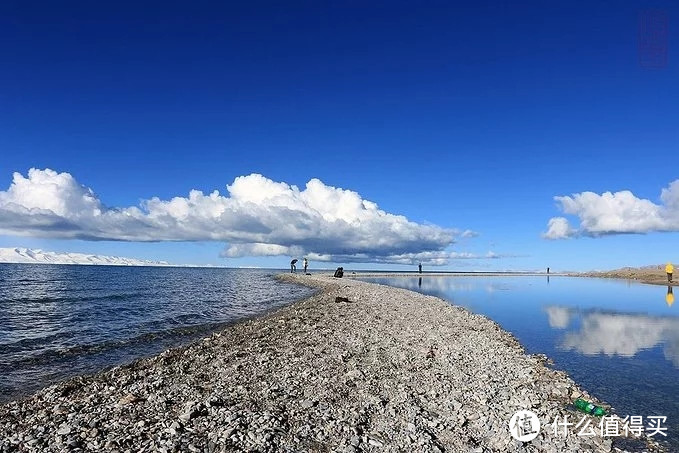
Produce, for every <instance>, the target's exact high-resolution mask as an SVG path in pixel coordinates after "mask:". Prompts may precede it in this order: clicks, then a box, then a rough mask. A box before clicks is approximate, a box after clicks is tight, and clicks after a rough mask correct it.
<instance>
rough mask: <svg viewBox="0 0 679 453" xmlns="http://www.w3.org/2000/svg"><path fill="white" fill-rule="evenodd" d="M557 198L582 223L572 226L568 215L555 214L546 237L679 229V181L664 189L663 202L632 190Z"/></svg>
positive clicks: (661, 197) (564, 208) (557, 237)
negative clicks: (656, 201) (658, 202)
mask: <svg viewBox="0 0 679 453" xmlns="http://www.w3.org/2000/svg"><path fill="white" fill-rule="evenodd" d="M554 199H555V200H556V202H557V204H558V206H559V207H560V209H561V210H562V211H563V212H564V214H567V215H571V216H575V217H577V218H578V220H579V222H580V224H579V226H578V227H577V228H572V227H571V226H570V224H569V221H568V219H566V218H565V217H553V218H552V219H550V220H549V222H548V225H547V231H546V232H545V233H544V234H543V237H544V238H547V239H564V238H569V237H576V236H602V235H609V234H624V233H637V234H643V233H649V232H655V231H679V180H676V181H674V182H672V183H671V184H670V185H669V186H668V187H667V188H664V189H663V190H662V192H661V194H660V201H661V203H660V204H656V203H654V202H652V201H651V200H647V199H643V198H639V197H637V196H635V195H634V194H633V193H632V192H630V191H629V190H623V191H620V192H615V193H611V192H604V193H602V194H597V193H594V192H581V193H576V194H573V195H571V196H558V197H554Z"/></svg>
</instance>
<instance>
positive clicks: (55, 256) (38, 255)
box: [0, 247, 173, 266]
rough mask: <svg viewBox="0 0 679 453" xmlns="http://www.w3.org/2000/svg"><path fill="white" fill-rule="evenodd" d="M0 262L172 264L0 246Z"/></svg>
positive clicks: (124, 264) (112, 264) (116, 264)
mask: <svg viewBox="0 0 679 453" xmlns="http://www.w3.org/2000/svg"><path fill="white" fill-rule="evenodd" d="M0 263H32V264H85V265H95V266H96V265H99V266H102V265H107V266H173V265H172V264H170V263H168V262H167V261H151V260H138V259H135V258H124V257H121V256H107V255H87V254H85V253H57V252H46V251H44V250H40V249H27V248H21V247H17V248H0Z"/></svg>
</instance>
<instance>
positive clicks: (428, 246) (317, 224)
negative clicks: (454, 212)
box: [0, 168, 469, 265]
mask: <svg viewBox="0 0 679 453" xmlns="http://www.w3.org/2000/svg"><path fill="white" fill-rule="evenodd" d="M226 192H227V193H225V194H221V193H220V192H219V191H216V190H215V191H213V192H211V193H209V194H205V193H203V192H201V191H199V190H192V191H190V192H189V194H188V196H186V197H175V198H172V199H169V200H161V199H159V198H156V197H154V198H151V199H148V200H143V201H142V202H141V203H140V204H139V206H129V207H120V208H113V207H108V206H106V205H104V203H102V201H101V200H100V199H99V198H98V197H97V195H96V194H95V192H94V191H93V190H92V189H90V188H88V187H85V186H83V185H82V184H80V183H79V182H78V181H77V180H76V179H75V178H74V177H73V176H71V175H70V174H69V173H58V172H56V171H53V170H50V169H45V170H40V169H35V168H33V169H31V170H30V171H29V172H28V175H27V176H23V175H22V174H20V173H14V175H13V180H12V183H11V185H10V186H9V188H8V189H7V190H6V191H0V234H8V235H24V236H39V237H49V238H64V239H84V240H119V241H223V242H225V243H226V244H227V246H226V248H225V249H224V251H223V252H222V255H223V256H226V257H240V256H247V255H264V256H276V255H288V256H289V255H294V256H300V255H302V254H306V255H308V256H309V257H311V258H312V259H318V260H326V261H343V262H346V261H353V262H384V263H402V264H412V263H416V262H422V263H425V264H430V265H442V264H446V263H447V262H448V260H450V259H455V258H465V257H466V256H464V254H458V253H456V252H450V251H448V250H446V248H448V247H449V246H451V245H452V244H453V243H454V242H455V237H457V236H459V235H460V233H459V230H456V229H448V228H442V227H440V226H436V225H430V224H421V223H416V222H412V221H410V220H408V219H407V218H406V217H404V216H402V215H396V214H391V213H388V212H385V211H383V210H381V209H379V207H378V205H377V204H376V203H374V202H372V201H368V200H365V199H363V198H362V197H361V196H360V195H359V194H358V193H356V192H354V191H351V190H346V189H342V188H337V187H332V186H328V185H325V184H324V183H323V182H321V181H320V180H318V179H312V180H310V181H309V182H308V183H307V184H306V187H305V188H304V189H299V188H298V187H296V186H294V185H289V184H286V183H284V182H276V181H272V180H270V179H268V178H266V177H264V176H262V175H259V174H251V175H248V176H240V177H237V178H236V179H235V180H234V181H233V183H231V184H230V185H227V186H226ZM465 233H466V232H465ZM463 234H464V233H463ZM466 235H469V234H468V233H467V234H466Z"/></svg>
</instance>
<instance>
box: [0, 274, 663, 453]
mask: <svg viewBox="0 0 679 453" xmlns="http://www.w3.org/2000/svg"><path fill="white" fill-rule="evenodd" d="M278 278H281V279H283V280H285V281H288V282H292V283H298V284H304V285H308V286H312V287H314V288H317V289H318V291H317V292H316V293H315V295H313V296H312V297H310V298H307V299H304V300H302V301H299V302H296V303H294V304H292V305H289V306H286V307H284V308H281V309H278V310H276V311H275V312H272V313H270V314H268V315H265V316H263V317H259V318H254V319H250V320H248V321H244V322H241V323H238V324H235V325H232V326H230V327H227V328H226V329H225V330H223V331H221V332H219V333H215V334H213V335H211V336H209V337H207V338H205V339H202V340H200V341H197V342H195V343H193V344H191V345H188V346H185V347H180V348H175V349H170V350H167V351H165V352H163V353H161V354H159V355H157V356H154V357H151V358H146V359H140V360H137V361H135V362H133V363H131V364H129V365H125V366H120V367H115V368H112V369H109V370H106V371H103V372H101V373H98V374H95V375H91V376H83V377H78V378H75V379H71V380H69V381H66V382H62V383H60V384H57V385H53V386H50V387H47V388H44V389H42V390H40V391H38V392H37V393H35V394H33V395H32V396H30V397H28V398H25V399H22V400H17V401H12V402H9V403H6V404H4V405H2V406H0V451H2V452H13V451H31V452H33V451H34V452H42V451H49V452H52V451H54V452H57V451H118V452H138V451H158V452H185V451H190V452H221V451H253V452H276V451H283V452H326V451H327V452H359V451H376V452H377V451H385V452H386V451H393V452H401V451H403V452H412V451H418V452H419V451H421V452H442V451H449V452H474V453H483V452H505V451H507V452H586V451H592V452H600V451H601V452H608V451H663V450H662V449H661V448H660V447H659V446H657V445H654V444H652V443H651V442H650V441H649V440H647V439H641V440H636V441H635V442H636V443H634V442H632V444H633V446H632V447H630V446H629V445H626V446H625V447H621V446H618V445H614V444H613V443H612V442H611V439H610V438H603V437H600V436H576V435H575V433H574V432H571V433H570V435H568V436H563V435H557V434H555V433H554V432H553V430H552V429H551V427H547V426H544V427H543V429H542V430H541V432H540V434H539V435H538V436H537V437H536V438H535V439H533V440H532V441H530V442H527V443H523V442H520V441H518V440H515V439H514V438H512V436H511V435H510V432H509V427H508V423H509V420H510V418H511V416H512V414H513V413H514V412H515V411H517V410H519V409H530V410H532V411H533V412H535V413H536V414H537V415H538V417H539V419H540V421H541V423H542V424H543V425H546V424H547V423H551V422H552V421H553V420H554V419H559V418H560V419H563V418H564V416H565V415H569V416H570V417H571V419H574V418H575V419H578V420H579V419H580V418H581V416H582V414H578V413H575V412H573V410H572V409H571V408H569V404H570V403H571V402H572V401H573V399H575V398H578V397H582V398H585V399H588V400H590V401H594V402H595V403H598V404H602V405H603V406H604V407H605V403H603V402H598V401H596V400H595V398H593V397H592V396H591V395H589V394H587V392H585V391H583V390H582V389H580V388H579V387H578V386H577V384H576V383H575V382H573V380H572V379H570V378H569V377H568V376H567V375H566V374H565V373H563V372H561V371H557V370H554V369H552V368H550V367H549V364H548V360H547V358H546V357H545V356H536V355H527V354H526V353H525V352H524V350H523V348H522V347H521V345H520V344H519V343H518V342H517V341H516V339H515V338H514V337H513V336H512V335H510V334H509V333H507V332H505V331H504V330H502V329H501V328H500V327H499V326H498V325H497V324H496V323H494V322H493V321H491V320H489V319H488V318H486V317H484V316H481V315H477V314H472V313H470V312H469V311H467V310H466V309H464V308H461V307H456V306H453V305H451V304H450V303H448V302H446V301H444V300H441V299H439V298H436V297H432V296H426V295H422V294H418V293H414V292H411V291H408V290H403V289H397V288H392V287H386V286H382V285H377V284H371V283H365V282H361V281H357V280H352V279H348V278H343V279H335V278H332V277H330V276H327V275H301V274H286V275H281V276H279V277H278ZM597 423H598V420H597V419H595V418H594V417H592V424H593V425H596V424H597Z"/></svg>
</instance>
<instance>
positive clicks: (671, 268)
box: [665, 261, 674, 283]
mask: <svg viewBox="0 0 679 453" xmlns="http://www.w3.org/2000/svg"><path fill="white" fill-rule="evenodd" d="M665 272H667V281H668V282H670V283H672V273H673V272H674V266H672V263H670V262H669V261H668V262H667V266H665Z"/></svg>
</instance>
